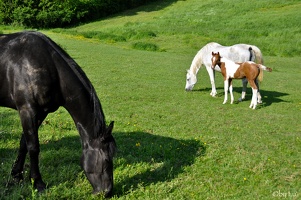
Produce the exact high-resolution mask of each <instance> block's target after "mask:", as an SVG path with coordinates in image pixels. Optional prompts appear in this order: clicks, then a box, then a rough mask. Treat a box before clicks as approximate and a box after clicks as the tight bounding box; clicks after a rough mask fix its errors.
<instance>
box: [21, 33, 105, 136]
mask: <svg viewBox="0 0 301 200" xmlns="http://www.w3.org/2000/svg"><path fill="white" fill-rule="evenodd" d="M24 33H27V34H34V35H36V36H38V37H40V38H41V39H42V40H44V41H45V42H47V44H49V45H50V46H51V47H52V48H53V50H54V51H56V52H57V53H58V54H59V55H60V56H61V57H62V58H63V59H64V60H65V62H66V63H67V64H68V66H69V67H70V69H72V71H73V72H74V74H75V75H76V76H77V77H78V79H79V80H80V81H81V83H82V84H83V86H84V87H85V89H86V90H87V91H88V92H89V94H90V98H91V99H90V103H91V105H93V111H94V112H93V115H94V132H93V133H88V134H91V135H90V136H92V138H98V137H102V135H100V134H103V133H105V130H106V124H105V116H104V114H103V110H102V107H101V104H100V102H99V99H98V97H97V93H96V91H95V89H94V87H93V85H92V83H91V82H90V80H89V79H88V77H87V75H86V74H85V72H84V71H83V70H82V69H81V68H80V67H79V65H78V64H77V63H76V62H75V61H74V60H73V59H72V58H71V57H70V56H69V54H68V53H67V52H66V51H65V50H63V49H62V48H61V47H60V46H59V45H57V44H56V43H55V42H53V41H52V40H51V39H50V38H49V37H47V36H46V35H44V34H42V33H39V32H31V31H30V32H24Z"/></svg>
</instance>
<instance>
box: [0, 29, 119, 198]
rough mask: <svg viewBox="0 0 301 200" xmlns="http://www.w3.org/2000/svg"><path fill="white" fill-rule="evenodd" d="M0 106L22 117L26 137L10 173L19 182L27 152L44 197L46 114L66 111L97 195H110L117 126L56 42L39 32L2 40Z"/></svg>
mask: <svg viewBox="0 0 301 200" xmlns="http://www.w3.org/2000/svg"><path fill="white" fill-rule="evenodd" d="M0 106H4V107H9V108H12V109H16V110H17V111H18V112H19V115H20V119H21V123H22V127H23V133H22V137H21V141H20V150H19V154H18V157H17V159H16V161H15V163H14V165H13V168H12V172H11V174H12V176H13V178H14V179H15V180H16V181H20V180H22V179H23V175H22V172H23V166H24V162H25V156H26V154H27V152H28V153H29V157H30V178H32V179H33V181H34V187H35V188H37V190H38V191H43V190H44V189H45V188H46V184H45V183H44V182H43V180H42V177H41V174H40V171H39V159H38V156H39V152H40V147H39V146H40V145H39V139H38V129H39V126H40V125H41V123H42V122H43V120H44V119H45V118H46V116H47V114H48V113H50V112H54V111H56V110H57V109H58V108H59V106H63V107H64V108H66V110H67V111H68V112H69V113H70V115H71V116H72V118H73V120H74V123H75V125H76V127H77V129H78V131H79V134H80V137H81V141H82V148H83V153H82V157H81V164H82V168H83V170H84V172H85V174H86V176H87V178H88V180H89V181H90V183H91V185H92V187H93V189H94V193H98V192H104V194H105V196H106V197H109V196H111V195H112V189H113V154H114V152H115V148H116V144H115V140H114V138H113V136H112V129H113V126H114V122H111V123H110V125H109V126H108V127H107V126H106V123H105V116H104V113H103V111H102V108H101V105H100V102H99V99H98V97H97V95H96V92H95V90H94V88H93V86H92V84H91V82H90V81H89V79H88V78H87V76H86V75H85V73H84V72H83V71H82V70H81V68H80V67H79V66H78V65H77V64H76V62H75V61H74V60H73V59H72V58H71V57H70V56H69V55H68V54H67V53H66V52H65V51H64V50H63V49H61V48H60V47H59V46H58V45H57V44H56V43H55V42H53V41H52V40H51V39H50V38H48V37H46V36H45V35H43V34H42V33H39V32H20V33H14V34H1V35H0Z"/></svg>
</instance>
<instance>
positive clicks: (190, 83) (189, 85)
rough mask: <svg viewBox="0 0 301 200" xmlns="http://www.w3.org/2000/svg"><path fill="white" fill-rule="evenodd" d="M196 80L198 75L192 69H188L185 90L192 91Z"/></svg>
mask: <svg viewBox="0 0 301 200" xmlns="http://www.w3.org/2000/svg"><path fill="white" fill-rule="evenodd" d="M196 81H197V80H196V75H195V74H193V73H192V72H191V71H190V70H187V75H186V86H185V90H186V91H191V90H192V88H193V86H194V84H195V83H196Z"/></svg>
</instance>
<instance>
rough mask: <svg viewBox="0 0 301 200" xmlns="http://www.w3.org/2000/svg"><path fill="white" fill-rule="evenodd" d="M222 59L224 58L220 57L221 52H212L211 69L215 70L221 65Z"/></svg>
mask: <svg viewBox="0 0 301 200" xmlns="http://www.w3.org/2000/svg"><path fill="white" fill-rule="evenodd" d="M221 58H222V57H221V56H220V54H219V52H217V53H214V52H212V58H211V62H212V65H211V68H212V69H214V68H215V66H216V65H218V64H220V62H221Z"/></svg>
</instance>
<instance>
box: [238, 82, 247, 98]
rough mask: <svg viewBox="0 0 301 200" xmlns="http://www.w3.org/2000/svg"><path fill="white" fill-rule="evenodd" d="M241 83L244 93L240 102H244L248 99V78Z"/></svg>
mask: <svg viewBox="0 0 301 200" xmlns="http://www.w3.org/2000/svg"><path fill="white" fill-rule="evenodd" d="M241 82H242V92H241V97H240V98H239V99H238V101H243V100H244V99H245V98H246V92H247V85H248V80H247V79H246V78H243V79H242V80H241Z"/></svg>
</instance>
